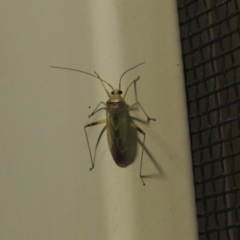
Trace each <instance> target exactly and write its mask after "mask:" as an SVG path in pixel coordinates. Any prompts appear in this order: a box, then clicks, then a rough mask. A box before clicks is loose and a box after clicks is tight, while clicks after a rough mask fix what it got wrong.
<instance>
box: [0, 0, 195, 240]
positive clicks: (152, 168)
mask: <svg viewBox="0 0 240 240" xmlns="http://www.w3.org/2000/svg"><path fill="white" fill-rule="evenodd" d="M177 23H178V19H177V11H176V3H175V1H169V0H161V1H159V0H156V1H143V0H141V1H129V0H125V1H123V0H121V1H113V0H104V1H93V0H86V1H79V0H72V1H66V0H65V1H63V0H58V1H56V0H55V1H54V0H52V1H45V0H43V1H32V0H31V1H30V0H24V1H9V0H8V1H6V0H3V1H1V8H0V29H1V43H0V51H1V55H0V61H1V62H0V68H1V69H0V70H1V71H0V111H1V117H0V124H1V125H0V136H1V141H0V161H1V162H0V164H1V168H0V201H1V204H0V239H4V240H9V239H11V240H35V239H37V240H38V239H39V240H42V239H44V240H53V239H57V240H66V239H68V240H70V239H87V240H91V239H106V240H108V239H109V240H115V239H116V240H117V239H121V240H122V239H126V240H130V239H137V240H141V239H142V240H145V239H150V240H154V239H166V240H176V239H178V240H181V239H183V240H194V239H197V230H196V218H195V202H194V196H193V186H192V182H193V181H192V171H191V159H190V150H189V149H190V147H189V137H188V124H187V117H186V104H185V92H184V82H183V74H182V62H181V53H180V42H179V33H178V25H177ZM142 61H146V64H145V65H142V66H140V67H139V68H136V69H135V70H133V71H131V72H129V73H128V75H127V76H126V78H124V80H123V90H124V89H125V88H126V86H127V85H128V83H129V82H130V81H131V80H132V79H134V78H135V77H136V76H138V75H139V76H140V77H141V80H140V81H139V82H138V84H137V87H136V94H137V98H138V100H139V101H140V102H141V103H142V105H143V107H144V108H145V110H146V111H147V112H148V114H149V115H150V116H152V117H155V118H156V119H157V121H156V122H151V123H150V124H144V123H142V122H139V121H136V122H137V124H138V125H139V126H140V127H141V128H142V129H144V131H145V132H146V134H147V136H146V150H147V153H145V155H144V165H143V174H145V175H147V176H148V178H145V182H146V186H145V187H143V186H142V184H141V181H140V179H139V177H138V175H139V163H140V150H141V146H140V145H139V144H138V146H137V154H136V156H135V158H134V159H135V161H134V163H133V164H132V165H130V166H129V167H127V168H119V167H118V166H116V164H115V163H114V161H113V160H112V157H111V155H110V153H109V150H108V146H107V141H106V135H105V134H104V135H103V137H102V141H101V142H100V144H99V147H98V151H97V160H96V167H95V169H94V170H93V171H92V172H89V170H88V169H89V167H90V158H89V153H88V149H87V144H86V139H85V135H84V130H83V126H84V125H85V124H86V123H88V122H91V121H96V120H98V119H102V118H104V117H105V114H104V112H103V111H102V112H99V113H98V114H96V115H95V116H93V117H92V119H88V117H87V116H88V115H89V114H90V113H91V111H93V109H94V107H95V106H96V105H97V104H98V103H99V102H100V101H106V100H107V97H106V94H105V92H104V90H103V89H102V86H101V84H100V83H99V82H98V81H97V80H96V79H94V78H91V77H89V76H87V75H84V74H81V73H76V72H70V71H64V70H58V69H52V68H49V66H50V65H56V66H64V67H72V68H78V69H81V70H85V71H88V72H92V71H93V70H96V71H97V72H98V73H99V74H100V75H101V77H102V78H104V79H106V80H107V81H109V82H110V83H111V84H112V85H113V86H117V84H118V79H119V76H120V75H121V74H122V73H123V72H124V71H125V70H126V69H128V68H130V67H132V66H134V65H135V64H138V63H140V62H142ZM135 98H136V97H135V92H134V88H132V89H131V90H130V91H129V94H128V97H127V102H128V103H129V104H132V103H134V101H135ZM89 107H90V109H89ZM131 115H134V116H137V117H138V118H140V119H142V120H145V116H144V115H143V113H142V112H141V110H140V109H138V110H137V111H133V112H132V113H131ZM101 127H102V126H96V127H92V128H91V129H88V133H89V138H90V142H91V147H92V148H94V146H95V143H96V140H97V137H98V135H99V132H100V130H101ZM138 136H139V138H140V140H141V139H142V136H141V135H139V134H138Z"/></svg>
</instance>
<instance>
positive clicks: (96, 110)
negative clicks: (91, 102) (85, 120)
mask: <svg viewBox="0 0 240 240" xmlns="http://www.w3.org/2000/svg"><path fill="white" fill-rule="evenodd" d="M101 104H103V105H104V106H105V107H106V103H105V102H100V103H99V104H98V105H97V107H96V108H95V109H94V110H93V112H92V113H91V114H90V115H88V117H89V118H90V117H92V116H93V115H94V114H95V113H96V112H98V111H99V110H101V109H104V108H99V109H98V107H99V106H100V105H101Z"/></svg>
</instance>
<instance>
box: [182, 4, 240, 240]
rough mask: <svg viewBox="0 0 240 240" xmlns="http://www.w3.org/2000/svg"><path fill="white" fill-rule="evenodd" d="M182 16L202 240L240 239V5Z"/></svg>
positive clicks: (185, 10) (185, 9)
mask: <svg viewBox="0 0 240 240" xmlns="http://www.w3.org/2000/svg"><path fill="white" fill-rule="evenodd" d="M178 13H179V24H180V34H181V44H182V55H183V62H184V73H185V86H186V93H187V105H188V118H189V126H190V134H191V151H192V158H193V171H194V184H195V193H196V205H197V218H198V227H199V238H200V239H201V240H203V239H209V240H215V239H221V240H229V239H230V240H240V121H239V120H240V1H239V0H228V1H227V0H209V1H206V0H191V1H190V0H178Z"/></svg>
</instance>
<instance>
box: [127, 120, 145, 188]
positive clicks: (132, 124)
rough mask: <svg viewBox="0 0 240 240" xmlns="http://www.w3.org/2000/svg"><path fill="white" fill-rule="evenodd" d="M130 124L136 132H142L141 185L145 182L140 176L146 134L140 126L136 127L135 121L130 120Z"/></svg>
mask: <svg viewBox="0 0 240 240" xmlns="http://www.w3.org/2000/svg"><path fill="white" fill-rule="evenodd" d="M130 126H131V127H132V128H134V129H135V130H137V131H138V132H140V133H141V134H143V144H142V155H141V162H140V172H139V177H140V178H141V180H142V183H143V185H145V182H144V181H143V177H142V163H143V150H144V144H145V137H146V134H145V132H144V131H143V130H142V129H141V128H140V127H138V126H137V125H136V124H135V123H133V122H131V123H130Z"/></svg>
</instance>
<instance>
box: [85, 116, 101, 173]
mask: <svg viewBox="0 0 240 240" xmlns="http://www.w3.org/2000/svg"><path fill="white" fill-rule="evenodd" d="M102 123H106V119H103V120H98V121H96V122H92V123H88V124H87V125H85V126H84V131H85V135H86V139H87V144H88V150H89V154H90V158H91V163H92V167H91V168H90V169H89V170H90V171H91V170H92V169H93V168H94V163H95V158H94V160H93V158H92V153H91V149H90V145H89V140H88V135H87V131H86V128H87V127H92V126H95V125H98V124H102Z"/></svg>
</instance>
